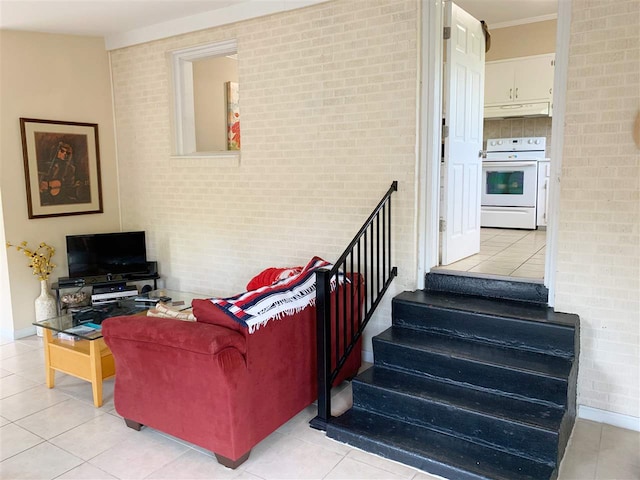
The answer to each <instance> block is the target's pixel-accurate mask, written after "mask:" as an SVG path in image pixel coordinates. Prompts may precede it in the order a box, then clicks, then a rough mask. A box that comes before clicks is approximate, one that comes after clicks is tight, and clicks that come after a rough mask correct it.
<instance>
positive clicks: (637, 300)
mask: <svg viewBox="0 0 640 480" xmlns="http://www.w3.org/2000/svg"><path fill="white" fill-rule="evenodd" d="M638 25H640V9H638V2H637V0H631V1H620V2H612V1H607V2H593V1H590V0H573V1H572V22H571V40H570V45H569V54H570V56H569V70H568V83H567V104H566V117H565V139H564V151H563V164H562V178H561V183H560V205H559V211H560V217H559V232H558V237H559V244H558V261H557V283H556V304H555V305H556V307H555V308H556V310H560V311H565V312H572V313H577V314H579V315H580V319H581V327H582V330H581V349H582V351H581V355H580V373H579V376H578V392H579V396H578V402H579V403H580V404H582V405H585V406H588V407H593V408H598V409H603V410H607V411H610V412H615V413H620V414H623V415H629V416H631V417H636V423H637V422H638V417H640V385H639V384H640V362H639V361H638V359H639V358H640V188H639V185H640V151H639V150H638V148H637V147H636V146H635V144H634V143H633V139H632V133H631V132H632V125H633V120H634V117H635V115H636V113H637V112H638V109H639V108H640V35H639V34H638Z"/></svg>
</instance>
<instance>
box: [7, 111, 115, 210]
mask: <svg viewBox="0 0 640 480" xmlns="http://www.w3.org/2000/svg"><path fill="white" fill-rule="evenodd" d="M20 133H21V135H22V153H23V157H24V176H25V183H26V192H27V208H28V213H29V218H30V219H32V218H47V217H60V216H67V215H86V214H92V213H103V206H102V181H101V174H100V149H99V140H98V124H96V123H81V122H65V121H58V120H39V119H34V118H20Z"/></svg>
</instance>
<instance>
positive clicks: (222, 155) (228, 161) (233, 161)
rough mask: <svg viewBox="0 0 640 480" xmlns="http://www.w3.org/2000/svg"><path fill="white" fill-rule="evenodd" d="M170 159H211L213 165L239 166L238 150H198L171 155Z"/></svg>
mask: <svg viewBox="0 0 640 480" xmlns="http://www.w3.org/2000/svg"><path fill="white" fill-rule="evenodd" d="M169 158H171V160H176V161H180V160H211V161H212V162H213V163H214V164H215V165H220V166H225V167H239V166H240V152H239V151H235V150H234V151H227V152H202V153H200V152H198V153H191V154H189V155H171V156H170V157H169Z"/></svg>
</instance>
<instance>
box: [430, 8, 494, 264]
mask: <svg viewBox="0 0 640 480" xmlns="http://www.w3.org/2000/svg"><path fill="white" fill-rule="evenodd" d="M445 8H446V9H447V10H446V22H447V25H448V26H450V27H451V39H450V40H448V41H447V42H446V49H447V51H446V58H447V61H446V63H445V68H444V70H445V81H444V88H445V111H446V112H447V113H446V115H445V125H448V126H449V135H448V136H447V137H445V138H444V170H443V181H444V186H445V195H444V202H443V215H442V216H443V218H444V220H445V222H444V228H443V230H444V231H443V235H442V258H441V262H440V263H441V264H442V265H448V264H450V263H453V262H456V261H458V260H460V259H462V258H464V257H467V256H469V255H473V254H475V253H478V252H479V251H480V182H481V169H482V161H481V158H480V156H479V152H480V150H481V149H482V115H483V107H484V35H483V32H482V27H481V25H480V22H479V21H478V20H476V19H475V18H473V17H472V16H471V15H469V14H468V13H467V12H465V11H464V10H462V9H461V8H460V7H458V6H457V5H455V4H453V3H451V2H448V3H447V4H446V7H445Z"/></svg>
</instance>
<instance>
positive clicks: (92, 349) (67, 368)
mask: <svg viewBox="0 0 640 480" xmlns="http://www.w3.org/2000/svg"><path fill="white" fill-rule="evenodd" d="M150 295H151V296H152V297H153V298H156V296H157V297H161V296H165V295H168V296H169V297H170V298H171V299H172V301H171V302H169V303H168V305H174V306H178V305H179V306H183V305H184V308H188V307H189V306H190V305H191V300H192V299H193V298H196V297H197V295H195V294H193V293H184V292H175V291H167V290H157V291H154V292H151V293H150ZM150 308H153V303H151V304H150V303H144V302H136V301H135V300H122V301H119V302H116V303H114V304H108V305H100V306H94V307H93V308H92V309H90V310H93V311H90V312H85V314H84V316H83V317H82V318H83V321H84V322H86V321H92V322H95V323H100V322H101V321H102V320H103V319H104V318H108V317H114V316H118V315H133V314H140V315H143V314H145V312H146V311H147V310H149V309H150ZM78 318H79V317H76V318H74V314H72V313H67V314H64V315H59V316H57V317H53V318H49V319H47V320H43V321H40V322H33V325H36V326H38V327H42V328H43V330H44V335H43V341H44V362H45V377H46V382H47V387H49V388H53V387H54V386H55V372H56V371H59V372H62V373H66V374H68V375H73V376H74V377H77V378H81V379H82V380H86V381H88V382H91V389H92V391H93V404H94V405H95V406H96V407H101V406H102V382H103V381H104V380H105V379H107V378H110V377H113V376H114V375H115V374H116V367H115V362H114V360H113V355H112V353H111V350H109V347H107V345H106V343H105V342H104V339H103V338H102V329H101V328H100V326H99V325H95V327H96V328H88V327H86V326H87V325H92V323H80V322H79V321H78ZM83 327H85V328H83ZM79 328H82V330H81V331H78V329H79ZM59 332H62V333H66V334H72V335H75V336H76V338H75V339H74V340H64V339H62V338H59V336H58V335H57V333H59Z"/></svg>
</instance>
